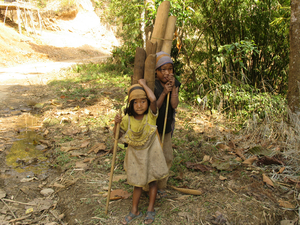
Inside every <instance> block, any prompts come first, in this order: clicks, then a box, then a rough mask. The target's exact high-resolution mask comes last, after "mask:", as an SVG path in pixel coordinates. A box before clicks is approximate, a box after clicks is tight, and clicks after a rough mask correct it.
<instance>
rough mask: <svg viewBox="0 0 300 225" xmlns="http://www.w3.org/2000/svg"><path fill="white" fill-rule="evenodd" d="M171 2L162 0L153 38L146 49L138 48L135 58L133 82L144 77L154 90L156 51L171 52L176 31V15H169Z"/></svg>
mask: <svg viewBox="0 0 300 225" xmlns="http://www.w3.org/2000/svg"><path fill="white" fill-rule="evenodd" d="M169 11H170V2H169V1H164V2H162V3H161V4H160V5H159V7H158V9H157V15H156V19H155V24H154V28H153V33H152V36H151V39H150V40H148V41H147V43H146V50H144V49H143V48H137V49H136V54H135V60H134V69H133V78H132V82H131V84H136V83H138V80H139V79H142V78H144V79H145V80H146V81H147V85H148V86H149V87H150V88H151V90H152V91H154V87H155V64H156V53H157V52H160V51H164V52H166V53H168V54H170V53H171V47H172V40H173V37H174V32H175V23H176V17H175V16H169Z"/></svg>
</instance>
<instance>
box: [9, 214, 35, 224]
mask: <svg viewBox="0 0 300 225" xmlns="http://www.w3.org/2000/svg"><path fill="white" fill-rule="evenodd" d="M29 217H31V214H30V215H28V216H23V217H20V218H16V219H13V220H10V221H8V222H9V223H14V222H16V221H20V220H25V219H27V218H29Z"/></svg>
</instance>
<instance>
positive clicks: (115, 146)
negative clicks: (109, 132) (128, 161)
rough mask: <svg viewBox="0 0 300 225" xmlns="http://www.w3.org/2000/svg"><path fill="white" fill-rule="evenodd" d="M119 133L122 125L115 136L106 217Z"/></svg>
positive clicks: (118, 124)
mask: <svg viewBox="0 0 300 225" xmlns="http://www.w3.org/2000/svg"><path fill="white" fill-rule="evenodd" d="M119 132H120V123H117V128H116V134H115V144H114V151H113V159H112V162H111V169H110V178H109V185H108V194H107V201H106V209H105V214H106V215H107V211H108V205H109V200H110V192H111V183H112V179H113V174H114V168H115V161H116V154H117V147H118V139H119Z"/></svg>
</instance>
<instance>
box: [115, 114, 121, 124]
mask: <svg viewBox="0 0 300 225" xmlns="http://www.w3.org/2000/svg"><path fill="white" fill-rule="evenodd" d="M121 122H122V116H120V114H117V115H116V116H115V123H121Z"/></svg>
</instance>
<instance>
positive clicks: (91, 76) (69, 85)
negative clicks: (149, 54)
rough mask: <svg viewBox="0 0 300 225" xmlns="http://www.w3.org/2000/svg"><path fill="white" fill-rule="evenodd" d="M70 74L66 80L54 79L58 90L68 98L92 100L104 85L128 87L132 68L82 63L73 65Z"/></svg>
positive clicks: (118, 65) (53, 83)
mask: <svg viewBox="0 0 300 225" xmlns="http://www.w3.org/2000/svg"><path fill="white" fill-rule="evenodd" d="M70 73H73V74H74V73H75V74H77V75H75V76H74V75H72V76H70V77H71V78H68V79H65V80H58V81H52V82H51V83H50V85H51V86H53V87H55V89H56V92H57V93H58V94H59V95H60V96H63V97H64V98H67V99H76V100H80V99H82V98H85V99H86V100H92V99H94V98H96V96H97V95H98V94H99V93H101V88H103V87H122V88H126V87H127V86H128V84H129V83H130V82H129V80H130V75H129V74H130V73H131V70H130V68H126V67H123V66H122V65H120V64H112V63H107V64H93V63H90V64H82V65H76V66H74V67H72V69H71V71H70Z"/></svg>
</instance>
